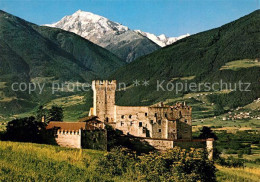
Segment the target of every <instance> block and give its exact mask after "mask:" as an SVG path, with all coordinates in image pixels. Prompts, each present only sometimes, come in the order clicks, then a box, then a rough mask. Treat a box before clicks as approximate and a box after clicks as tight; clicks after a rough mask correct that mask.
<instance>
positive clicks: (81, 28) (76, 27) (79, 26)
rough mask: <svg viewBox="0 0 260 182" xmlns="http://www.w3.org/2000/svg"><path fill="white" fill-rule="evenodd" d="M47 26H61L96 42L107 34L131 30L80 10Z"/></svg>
mask: <svg viewBox="0 0 260 182" xmlns="http://www.w3.org/2000/svg"><path fill="white" fill-rule="evenodd" d="M45 26H49V27H55V28H60V29H63V30H66V31H70V32H74V33H76V34H78V35H80V36H81V37H84V38H86V39H88V40H90V41H92V42H94V43H98V42H99V41H98V40H97V39H101V38H102V37H103V36H106V35H111V34H112V35H118V34H122V33H124V32H126V31H128V30H129V28H128V27H126V26H123V25H121V24H119V23H116V22H113V21H110V20H109V19H107V18H105V17H102V16H99V15H96V14H93V13H90V12H85V11H81V10H78V11H76V12H75V13H74V14H72V15H70V16H65V17H63V18H62V19H61V20H60V21H58V22H56V23H53V24H46V25H45Z"/></svg>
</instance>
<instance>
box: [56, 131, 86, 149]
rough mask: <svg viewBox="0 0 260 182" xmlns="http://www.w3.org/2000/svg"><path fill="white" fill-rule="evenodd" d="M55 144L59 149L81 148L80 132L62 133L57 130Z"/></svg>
mask: <svg viewBox="0 0 260 182" xmlns="http://www.w3.org/2000/svg"><path fill="white" fill-rule="evenodd" d="M55 140H56V143H57V144H58V145H59V146H61V147H69V148H81V130H79V131H64V130H58V131H57V134H56V137H55Z"/></svg>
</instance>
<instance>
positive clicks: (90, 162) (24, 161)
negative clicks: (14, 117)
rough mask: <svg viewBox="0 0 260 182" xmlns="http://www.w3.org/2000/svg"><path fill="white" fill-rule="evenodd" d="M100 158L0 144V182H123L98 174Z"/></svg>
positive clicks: (223, 171) (253, 175)
mask: <svg viewBox="0 0 260 182" xmlns="http://www.w3.org/2000/svg"><path fill="white" fill-rule="evenodd" d="M103 155H104V152H102V151H97V150H89V149H81V150H80V149H68V148H62V147H58V146H51V145H41V144H32V143H18V142H3V141H0V181H127V179H119V178H113V179H111V178H108V177H107V176H104V175H102V176H101V175H100V174H98V172H97V171H96V166H97V162H98V160H99V158H100V157H101V156H103ZM216 167H217V169H218V171H217V179H218V181H221V182H222V181H227V182H231V181H232V182H242V181H250V182H251V181H252V182H254V181H258V179H259V178H260V168H256V167H245V168H226V167H222V166H218V165H217V166H216ZM258 167H259V166H258Z"/></svg>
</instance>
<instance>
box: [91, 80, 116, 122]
mask: <svg viewBox="0 0 260 182" xmlns="http://www.w3.org/2000/svg"><path fill="white" fill-rule="evenodd" d="M92 89H93V92H94V94H93V107H94V110H93V114H94V115H95V116H98V117H99V119H100V120H101V121H104V122H109V123H112V122H114V110H115V93H116V80H112V81H108V80H94V81H92Z"/></svg>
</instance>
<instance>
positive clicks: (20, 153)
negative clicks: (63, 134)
mask: <svg viewBox="0 0 260 182" xmlns="http://www.w3.org/2000/svg"><path fill="white" fill-rule="evenodd" d="M103 154H104V152H102V151H96V150H86V149H84V150H79V149H67V148H61V147H58V146H50V145H40V144H31V143H16V142H0V160H1V162H0V181H103V180H104V179H102V178H103V177H102V176H99V174H97V173H96V172H95V167H96V162H97V160H98V159H99V157H101V156H102V155H103ZM104 178H105V177H104Z"/></svg>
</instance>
